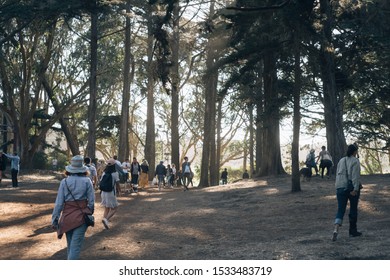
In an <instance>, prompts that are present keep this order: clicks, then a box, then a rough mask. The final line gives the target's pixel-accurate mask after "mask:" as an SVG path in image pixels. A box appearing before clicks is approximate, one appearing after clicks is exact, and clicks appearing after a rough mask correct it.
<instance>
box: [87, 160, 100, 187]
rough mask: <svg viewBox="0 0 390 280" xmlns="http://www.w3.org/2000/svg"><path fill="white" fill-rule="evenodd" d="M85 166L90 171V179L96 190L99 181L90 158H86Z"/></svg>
mask: <svg viewBox="0 0 390 280" xmlns="http://www.w3.org/2000/svg"><path fill="white" fill-rule="evenodd" d="M84 164H85V166H86V167H87V168H88V170H89V178H90V179H91V182H92V185H93V187H94V189H95V188H96V184H97V181H98V177H97V171H96V167H95V166H93V165H92V163H91V158H90V157H85V158H84Z"/></svg>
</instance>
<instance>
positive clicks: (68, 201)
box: [0, 145, 362, 259]
mask: <svg viewBox="0 0 390 280" xmlns="http://www.w3.org/2000/svg"><path fill="white" fill-rule="evenodd" d="M357 150H358V148H357V146H356V145H350V146H348V150H347V156H346V157H344V158H342V159H341V160H340V161H339V163H338V165H337V171H336V182H335V186H336V197H337V201H338V209H337V213H336V218H335V222H334V231H333V235H332V240H333V241H336V240H337V237H338V232H339V229H340V227H341V225H342V223H343V217H344V214H345V212H346V207H347V205H348V202H349V205H350V213H349V222H350V228H349V234H350V236H352V237H356V236H360V235H362V233H361V232H359V231H357V205H358V201H359V196H360V189H361V188H362V186H361V183H360V178H359V176H360V163H359V160H358V158H357ZM5 156H6V157H8V158H10V159H11V160H14V164H13V165H12V168H15V169H17V167H16V164H17V163H18V162H16V160H17V155H8V154H7V155H5ZM1 158H2V157H1V155H0V159H1ZM318 162H320V164H319V167H320V168H319V169H320V170H321V176H322V178H323V177H324V173H325V169H326V176H328V178H329V176H330V169H331V167H332V166H333V161H332V157H331V155H330V153H329V152H328V151H327V150H326V148H325V146H323V147H322V149H321V152H320V153H319V155H318V156H317V157H316V156H315V150H313V149H312V150H310V152H309V154H308V156H307V159H306V165H307V168H310V172H312V168H314V169H315V172H316V174H317V175H318V176H319V169H318V167H317V164H318ZM180 167H181V168H180V169H179V170H177V169H176V166H175V164H168V165H167V166H165V165H164V162H163V161H160V163H159V164H158V165H157V166H156V168H155V170H150V169H149V164H148V162H147V160H145V159H143V160H142V161H141V163H139V162H138V161H137V158H135V157H134V158H133V160H132V162H130V161H129V159H126V160H125V161H124V162H122V163H121V162H120V161H119V160H118V159H117V157H116V156H113V157H112V158H110V159H108V160H107V161H105V162H103V161H101V162H99V163H98V164H94V163H93V162H92V161H91V159H90V158H88V157H85V158H84V157H82V156H80V155H77V156H74V157H73V158H72V159H71V161H70V164H69V165H68V166H66V168H65V170H66V172H65V175H66V176H65V178H64V179H63V180H62V181H61V182H60V185H59V189H58V193H57V197H56V200H55V206H54V209H53V213H52V227H53V228H54V229H55V230H56V231H57V235H58V238H62V236H63V234H65V235H66V239H67V253H68V259H78V258H79V256H80V252H81V248H82V244H83V241H84V238H85V233H86V231H87V229H88V222H86V221H87V220H86V216H88V215H93V213H94V207H95V191H96V190H99V189H100V196H101V206H102V207H104V211H103V216H102V218H101V222H102V224H103V226H104V228H105V229H110V227H111V224H110V223H111V219H112V218H113V217H114V215H115V213H116V212H117V209H118V206H119V203H118V200H117V197H118V196H120V195H121V194H122V190H121V183H122V184H125V185H127V184H129V185H130V189H131V191H132V192H135V193H137V192H138V188H145V187H147V186H149V173H150V172H153V178H154V179H153V181H152V184H151V186H157V187H158V190H159V191H161V189H162V188H165V187H167V188H174V187H175V186H183V187H184V191H188V190H189V188H188V187H189V185H190V184H192V186H193V183H192V179H193V177H194V173H193V171H192V169H191V163H190V162H189V160H188V157H184V161H183V163H182V164H181V166H180ZM0 171H1V170H0ZM242 178H243V179H244V180H245V179H248V178H249V174H248V172H247V170H245V171H244V173H243V175H242ZM227 180H228V172H227V169H226V168H225V169H224V170H223V171H222V174H221V182H222V184H223V185H224V184H227ZM103 182H104V183H103ZM16 183H17V181H16ZM103 184H105V186H104V188H103ZM107 185H108V187H107Z"/></svg>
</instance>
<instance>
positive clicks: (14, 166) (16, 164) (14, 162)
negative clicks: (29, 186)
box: [4, 152, 20, 188]
mask: <svg viewBox="0 0 390 280" xmlns="http://www.w3.org/2000/svg"><path fill="white" fill-rule="evenodd" d="M4 155H5V156H6V157H7V158H9V159H10V160H11V178H12V187H14V188H17V187H18V186H19V183H18V173H19V170H20V157H19V156H18V153H16V152H15V153H14V154H13V155H10V154H4Z"/></svg>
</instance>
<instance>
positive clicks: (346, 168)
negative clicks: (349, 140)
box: [344, 157, 349, 180]
mask: <svg viewBox="0 0 390 280" xmlns="http://www.w3.org/2000/svg"><path fill="white" fill-rule="evenodd" d="M344 163H345V170H346V172H347V180H349V175H348V166H347V157H345V158H344Z"/></svg>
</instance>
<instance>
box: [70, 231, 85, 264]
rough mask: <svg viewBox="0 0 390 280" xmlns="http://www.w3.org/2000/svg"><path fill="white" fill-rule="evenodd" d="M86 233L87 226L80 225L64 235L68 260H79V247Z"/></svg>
mask: <svg viewBox="0 0 390 280" xmlns="http://www.w3.org/2000/svg"><path fill="white" fill-rule="evenodd" d="M86 231H87V225H86V224H82V225H81V226H79V227H78V228H75V229H72V230H70V231H68V232H67V233H66V242H67V244H68V248H67V250H68V260H78V259H79V258H80V252H81V247H82V246H83V242H84V237H85V232H86Z"/></svg>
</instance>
